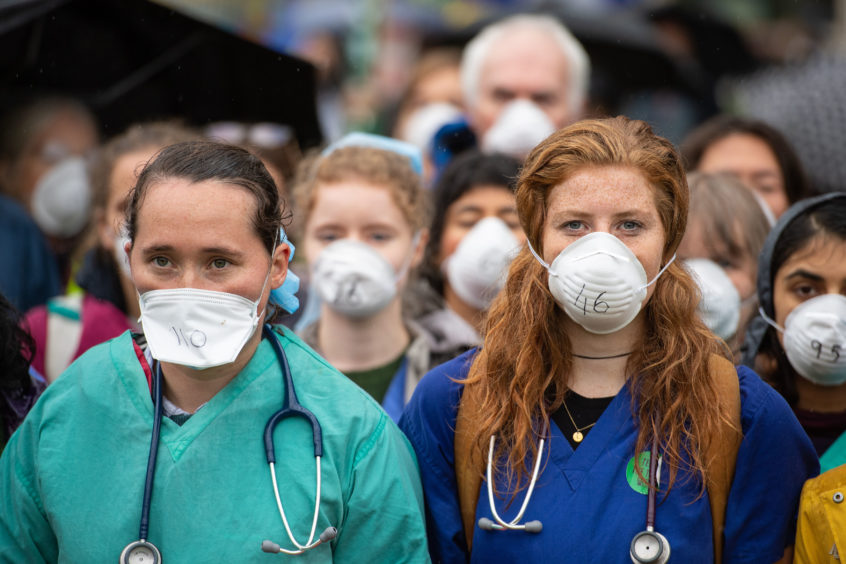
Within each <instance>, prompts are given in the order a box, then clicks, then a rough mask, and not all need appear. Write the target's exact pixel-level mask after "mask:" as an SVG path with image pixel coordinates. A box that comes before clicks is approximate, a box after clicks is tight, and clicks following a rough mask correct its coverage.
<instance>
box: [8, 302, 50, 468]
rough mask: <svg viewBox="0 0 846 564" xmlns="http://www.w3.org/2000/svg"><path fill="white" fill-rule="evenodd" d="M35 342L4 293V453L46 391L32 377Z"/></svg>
mask: <svg viewBox="0 0 846 564" xmlns="http://www.w3.org/2000/svg"><path fill="white" fill-rule="evenodd" d="M34 356H35V341H34V340H33V338H32V337H31V336H30V334H29V333H28V332H27V331H26V330H25V329H24V328H23V327H22V326H21V316H20V313H19V312H18V311H17V310H16V309H15V308H14V306H13V305H12V304H11V303H10V302H9V300H7V299H6V297H5V296H3V294H2V293H0V388H2V393H0V425H2V427H3V431H2V432H3V434H5V435H6V436H5V437H0V451H2V450H3V448H4V447H5V446H6V444H5V443H6V441H8V439H9V436H10V434H11V433H12V432H14V430H15V429H17V428H18V426H19V425H20V424H21V422H22V421H23V419H24V416H25V415H26V414H27V412H28V411H29V410H30V408H31V407H32V406H33V405H34V403H35V400H36V399H38V396H39V395H40V394H41V392H42V391H43V390H44V383H43V382H42V383H36V382H35V381H34V380H33V379H32V377H31V376H30V374H29V365H30V363H31V362H32V359H33V357H34Z"/></svg>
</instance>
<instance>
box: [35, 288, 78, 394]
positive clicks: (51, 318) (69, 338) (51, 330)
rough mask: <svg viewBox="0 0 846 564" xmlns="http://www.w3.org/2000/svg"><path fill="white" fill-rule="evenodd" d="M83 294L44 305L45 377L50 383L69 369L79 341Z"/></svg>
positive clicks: (51, 301) (68, 296)
mask: <svg viewBox="0 0 846 564" xmlns="http://www.w3.org/2000/svg"><path fill="white" fill-rule="evenodd" d="M83 297H84V296H83V295H82V294H71V295H67V296H58V297H55V298H50V300H49V301H48V302H47V341H46V343H45V345H44V377H45V378H46V379H47V381H48V382H53V381H54V380H55V379H56V378H58V377H59V374H61V373H62V372H64V371H65V368H67V367H68V366H70V363H71V361H72V360H73V358H74V354H76V351H77V350H78V349H79V341H80V339H81V338H82V300H83Z"/></svg>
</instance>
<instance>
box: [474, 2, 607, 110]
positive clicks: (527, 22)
mask: <svg viewBox="0 0 846 564" xmlns="http://www.w3.org/2000/svg"><path fill="white" fill-rule="evenodd" d="M524 29H531V30H532V31H536V32H538V33H545V34H546V35H548V36H549V37H550V38H552V39H553V40H555V42H556V43H557V44H558V46H559V47H560V48H561V53H562V54H563V55H564V58H565V59H566V60H567V62H568V63H569V64H568V70H569V73H570V80H569V85H568V86H569V92H568V96H567V98H568V101H569V107H570V111H571V112H573V113H574V114H575V113H578V112H579V111H580V110H581V107H582V104H583V103H584V100H585V98H586V97H587V90H588V80H589V78H590V60H589V59H588V55H587V52H586V51H585V49H584V47H582V44H581V43H579V40H578V39H576V38H575V37H574V36H573V34H572V33H570V31H569V30H568V29H567V28H566V27H564V25H562V24H561V22H559V21H558V20H557V19H555V18H554V17H552V16H547V15H540V14H518V15H516V16H511V17H508V18H505V19H504V20H500V21H498V22H496V23H493V24H491V25H489V26H487V27H486V28H484V29H483V30H482V31H480V32H479V33H478V34H477V35H476V37H474V38H473V39H471V40H470V42H469V43H467V46H466V47H465V48H464V53H463V54H462V57H461V90H462V92H463V94H464V101H465V104H467V106H473V104H474V103H475V102H476V98H477V97H478V95H479V82H480V80H481V75H482V65H484V63H485V59H486V58H487V56H488V52H489V51H490V48H491V46H493V45H494V43H496V42H498V41H501V40H502V39H503V38H504V37H505V36H506V35H507V34H509V33H512V32H514V31H517V30H524Z"/></svg>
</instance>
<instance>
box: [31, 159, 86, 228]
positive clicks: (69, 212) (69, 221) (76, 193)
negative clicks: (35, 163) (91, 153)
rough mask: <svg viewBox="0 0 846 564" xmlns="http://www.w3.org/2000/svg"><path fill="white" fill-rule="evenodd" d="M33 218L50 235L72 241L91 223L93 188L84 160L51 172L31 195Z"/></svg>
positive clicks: (66, 163) (62, 163)
mask: <svg viewBox="0 0 846 564" xmlns="http://www.w3.org/2000/svg"><path fill="white" fill-rule="evenodd" d="M30 205H31V208H32V218H33V219H34V220H35V222H36V223H37V224H38V227H40V228H41V230H42V231H44V232H45V233H47V234H48V235H54V236H57V237H71V236H73V235H76V234H77V233H79V232H80V231H82V228H83V227H85V224H86V223H87V222H88V217H89V216H90V213H91V184H90V182H89V180H88V172H87V170H86V167H85V160H84V159H83V158H82V157H71V158H66V159H64V160H62V161H60V162H59V163H58V164H56V165H55V166H53V167H52V168H50V170H48V171H47V172H46V173H45V174H44V175H43V176H41V178H39V179H38V183H37V184H36V185H35V190H34V191H33V193H32V201H31V203H30Z"/></svg>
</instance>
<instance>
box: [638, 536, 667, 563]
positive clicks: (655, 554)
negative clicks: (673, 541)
mask: <svg viewBox="0 0 846 564" xmlns="http://www.w3.org/2000/svg"><path fill="white" fill-rule="evenodd" d="M629 552H630V556H631V557H632V562H633V563H634V564H666V562H667V560H669V559H670V543H669V541H668V540H667V538H666V537H665V536H664V535H662V534H661V533H658V532H656V531H641V532H639V533H638V534H636V535H635V537H634V538H633V539H632V544H631V547H630V548H629Z"/></svg>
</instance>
